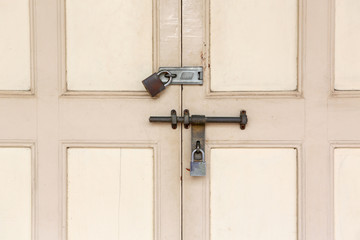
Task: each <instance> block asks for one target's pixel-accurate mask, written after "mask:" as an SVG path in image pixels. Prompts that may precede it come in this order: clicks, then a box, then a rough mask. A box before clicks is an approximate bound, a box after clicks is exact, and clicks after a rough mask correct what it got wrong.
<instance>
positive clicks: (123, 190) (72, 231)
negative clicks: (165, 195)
mask: <svg viewBox="0 0 360 240" xmlns="http://www.w3.org/2000/svg"><path fill="white" fill-rule="evenodd" d="M67 153H68V157H67V173H68V176H67V207H68V209H67V223H68V232H67V236H68V239H69V240H71V239H78V240H79V239H89V240H90V239H103V238H106V239H114V240H115V239H154V232H153V231H154V226H155V222H154V216H153V213H154V210H155V209H154V206H155V205H154V186H155V183H154V181H153V179H154V157H153V150H152V149H129V148H68V151H67ZM139 229H141V231H139Z"/></svg>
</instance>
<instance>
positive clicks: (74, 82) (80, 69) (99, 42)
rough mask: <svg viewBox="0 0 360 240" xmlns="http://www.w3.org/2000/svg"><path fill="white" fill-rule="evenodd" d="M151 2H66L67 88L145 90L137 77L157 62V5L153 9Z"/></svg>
mask: <svg viewBox="0 0 360 240" xmlns="http://www.w3.org/2000/svg"><path fill="white" fill-rule="evenodd" d="M153 2H154V3H157V2H158V1H156V0H154V1H153V0H133V1H126V0H121V1H118V0H104V1H100V2H99V1H95V0H89V1H86V2H84V1H81V0H71V1H67V2H66V61H67V89H68V90H70V91H143V90H144V88H143V85H142V84H141V80H142V79H144V78H146V77H147V76H149V75H150V74H151V73H152V70H153V69H154V67H155V66H156V65H157V62H154V60H155V59H157V55H158V54H157V53H156V51H157V48H154V47H153V41H154V43H155V44H156V45H154V46H157V43H156V42H155V41H157V38H156V36H153V32H154V33H155V34H156V33H157V32H158V29H157V18H156V15H157V6H158V5H157V4H154V9H153ZM153 15H154V17H155V18H153ZM153 29H154V30H155V31H153ZM153 56H154V57H153Z"/></svg>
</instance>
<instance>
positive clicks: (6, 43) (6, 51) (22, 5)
mask: <svg viewBox="0 0 360 240" xmlns="http://www.w3.org/2000/svg"><path fill="white" fill-rule="evenodd" d="M30 2H31V1H30ZM30 2H29V0H11V1H8V0H0V29H1V31H0V39H1V41H0V54H1V57H0V91H1V90H4V91H29V90H30V88H31V87H30V86H31V74H30V68H31V57H30V46H31V42H30V9H29V7H30V6H31V5H30ZM31 4H32V3H31Z"/></svg>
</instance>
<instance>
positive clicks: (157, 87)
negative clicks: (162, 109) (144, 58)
mask: <svg viewBox="0 0 360 240" xmlns="http://www.w3.org/2000/svg"><path fill="white" fill-rule="evenodd" d="M161 74H168V75H169V81H167V82H166V83H165V84H164V83H163V82H162V81H161V79H160V75H161ZM171 81H172V74H171V72H169V71H160V72H157V73H154V74H152V75H150V77H148V78H146V79H145V80H143V81H142V83H143V84H144V87H145V88H146V90H147V91H148V93H150V95H151V96H152V97H155V96H156V95H157V94H159V93H160V92H161V91H163V90H164V89H165V87H166V86H168V85H169V84H170V83H171Z"/></svg>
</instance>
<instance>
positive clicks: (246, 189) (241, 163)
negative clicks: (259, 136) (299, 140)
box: [208, 148, 297, 240]
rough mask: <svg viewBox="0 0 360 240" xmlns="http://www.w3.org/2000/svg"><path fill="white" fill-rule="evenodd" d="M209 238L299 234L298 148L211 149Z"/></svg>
mask: <svg viewBox="0 0 360 240" xmlns="http://www.w3.org/2000/svg"><path fill="white" fill-rule="evenodd" d="M210 154H211V156H210V157H209V158H208V159H209V160H208V163H209V167H210V171H209V178H210V180H209V181H210V238H211V239H212V240H217V239H219V240H220V239H247V240H260V239H261V240H262V239H268V238H269V236H271V238H273V239H283V240H291V239H292V240H296V239H297V150H296V149H291V148H288V149H287V148H282V149H280V148H278V149H271V148H269V149H264V148H262V149H260V148H252V149H251V148H213V149H211V151H210Z"/></svg>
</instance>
